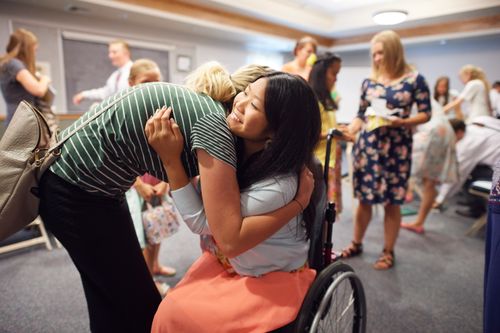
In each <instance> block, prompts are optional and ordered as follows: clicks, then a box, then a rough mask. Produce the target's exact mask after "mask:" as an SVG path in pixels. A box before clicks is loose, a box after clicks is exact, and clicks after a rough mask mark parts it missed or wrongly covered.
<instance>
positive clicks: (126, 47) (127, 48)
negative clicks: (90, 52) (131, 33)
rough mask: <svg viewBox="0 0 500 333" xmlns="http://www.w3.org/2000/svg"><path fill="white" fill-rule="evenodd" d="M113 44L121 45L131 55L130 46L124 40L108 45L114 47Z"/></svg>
mask: <svg viewBox="0 0 500 333" xmlns="http://www.w3.org/2000/svg"><path fill="white" fill-rule="evenodd" d="M113 44H120V45H121V46H122V47H123V49H125V50H126V51H127V52H128V53H129V54H130V46H129V45H128V43H127V42H126V41H125V40H124V39H115V40H113V41H111V42H109V44H108V45H113Z"/></svg>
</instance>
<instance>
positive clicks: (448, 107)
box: [443, 97, 464, 119]
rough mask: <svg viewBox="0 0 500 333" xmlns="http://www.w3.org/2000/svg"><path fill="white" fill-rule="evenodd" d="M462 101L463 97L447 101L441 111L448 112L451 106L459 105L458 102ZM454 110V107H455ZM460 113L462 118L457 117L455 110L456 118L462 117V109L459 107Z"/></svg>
mask: <svg viewBox="0 0 500 333" xmlns="http://www.w3.org/2000/svg"><path fill="white" fill-rule="evenodd" d="M463 101H464V99H463V97H457V98H456V99H455V100H453V101H451V102H449V103H448V104H446V105H445V106H444V107H443V111H444V113H445V114H446V113H448V112H449V111H450V110H451V109H453V108H456V107H457V106H460V104H462V102H463ZM455 111H456V109H455ZM460 115H461V116H462V118H459V117H458V112H457V118H458V119H463V113H462V110H461V109H460Z"/></svg>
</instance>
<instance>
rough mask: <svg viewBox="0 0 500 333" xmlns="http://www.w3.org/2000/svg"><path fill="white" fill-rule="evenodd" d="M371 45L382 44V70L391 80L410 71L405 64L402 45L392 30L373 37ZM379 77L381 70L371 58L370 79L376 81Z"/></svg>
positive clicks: (409, 67)
mask: <svg viewBox="0 0 500 333" xmlns="http://www.w3.org/2000/svg"><path fill="white" fill-rule="evenodd" d="M370 43H371V45H373V44H375V43H382V49H383V51H384V60H383V62H384V70H385V72H386V73H387V74H388V75H390V76H391V77H392V78H398V77H401V76H402V75H403V74H404V73H405V72H408V71H410V70H412V68H411V66H409V65H408V64H407V63H406V60H405V52H404V48H403V44H402V43H401V39H400V38H399V35H398V34H397V33H396V32H394V31H392V30H385V31H382V32H379V33H378V34H376V35H375V36H373V38H372V40H371V41H370ZM380 75H381V69H380V68H379V66H377V65H375V63H374V61H373V57H372V73H371V78H372V79H374V80H377V79H378V78H379V77H380Z"/></svg>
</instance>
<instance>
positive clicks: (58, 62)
mask: <svg viewBox="0 0 500 333" xmlns="http://www.w3.org/2000/svg"><path fill="white" fill-rule="evenodd" d="M12 22H14V24H13V23H12ZM13 25H14V26H15V27H19V26H25V27H26V28H28V29H29V30H31V31H33V32H34V33H35V35H37V36H38V35H39V34H40V36H38V37H39V42H40V46H39V50H38V54H37V60H41V61H47V62H50V64H51V71H52V73H51V74H52V77H53V85H54V88H55V89H56V91H57V92H58V96H56V100H55V105H56V110H57V112H58V113H65V112H66V111H65V110H67V107H66V105H65V103H66V102H65V98H64V94H65V84H64V71H63V64H62V54H60V52H58V50H54V48H57V45H58V44H59V40H58V38H60V37H59V36H60V33H61V32H62V31H64V30H70V31H74V32H85V33H89V34H97V35H99V34H101V35H106V36H111V37H116V38H124V39H127V38H130V39H135V40H144V41H148V42H153V43H164V44H166V45H173V46H174V47H175V49H174V50H173V51H171V56H170V78H169V81H170V82H174V83H182V82H183V80H184V78H185V76H186V74H187V73H185V72H178V71H177V70H176V66H175V63H176V59H177V55H188V56H191V57H192V59H193V61H192V67H193V68H194V67H196V66H197V65H199V64H201V63H204V62H206V61H210V60H217V61H219V62H221V63H222V64H223V65H224V66H225V67H226V68H227V69H228V70H229V71H233V70H235V69H237V68H238V67H240V66H243V65H245V64H247V56H248V54H249V53H250V52H252V51H253V50H252V49H251V48H250V49H249V47H248V46H247V45H245V44H244V43H236V42H224V41H222V40H217V39H210V38H207V37H201V36H196V35H193V34H188V33H186V34H179V33H178V32H175V31H169V30H168V27H166V28H165V29H159V28H151V27H148V26H138V25H131V24H127V22H124V21H123V20H116V21H113V20H106V21H104V20H99V19H94V18H89V17H85V16H82V15H75V14H69V13H66V12H62V11H55V10H50V9H45V8H36V10H35V9H34V8H33V7H32V6H31V7H29V8H28V7H27V6H25V5H22V4H15V3H1V2H0V49H1V50H2V51H0V54H2V53H3V50H4V47H5V45H7V42H8V38H9V34H10V32H11V28H12V26H13ZM61 52H62V51H61ZM272 53H273V54H274V56H275V57H276V56H278V57H281V54H280V53H279V52H277V51H274V52H272ZM103 56H106V55H103ZM100 84H101V83H99V82H96V86H99V85H100ZM0 99H1V100H2V101H1V102H0V114H5V103H4V101H3V98H1V97H0Z"/></svg>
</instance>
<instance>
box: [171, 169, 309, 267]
mask: <svg viewBox="0 0 500 333" xmlns="http://www.w3.org/2000/svg"><path fill="white" fill-rule="evenodd" d="M296 191H297V176H296V175H292V174H287V175H281V176H276V177H272V178H268V179H265V180H262V181H259V182H257V183H255V184H253V185H251V186H250V187H249V188H248V189H246V190H244V191H242V192H241V201H240V202H241V214H242V216H243V217H246V216H253V215H261V214H264V213H269V212H272V211H274V210H276V209H278V208H281V207H283V206H285V205H286V204H288V203H289V202H290V201H292V199H293V198H294V197H295V193H296ZM172 197H173V199H174V202H175V205H176V207H177V208H178V210H179V213H180V214H181V216H182V218H183V219H184V221H185V222H186V224H187V225H188V227H189V228H190V229H191V231H192V232H194V233H196V234H199V235H211V233H210V228H209V226H208V223H207V219H206V216H205V211H204V208H203V203H202V201H201V197H200V195H199V193H198V192H197V191H196V189H195V188H194V186H193V185H192V184H191V183H190V184H188V185H186V186H184V187H183V188H180V189H178V190H175V191H172ZM301 224H302V215H299V216H297V217H295V218H293V219H292V220H290V221H289V222H288V223H287V224H286V225H285V226H283V227H282V228H281V229H280V230H278V231H277V232H276V233H275V234H274V235H272V236H271V237H269V238H268V239H266V240H265V241H263V242H262V243H260V244H258V245H257V246H255V247H254V248H252V249H250V250H248V251H246V252H244V253H242V254H240V255H239V256H237V257H234V258H231V259H229V262H230V263H231V265H232V266H233V268H234V270H235V271H236V273H238V274H240V275H247V276H259V275H262V274H266V273H269V272H272V271H286V272H289V271H293V270H296V269H298V268H300V267H302V266H303V265H304V263H305V262H306V260H307V254H308V251H309V241H308V240H307V238H306V231H305V229H304V228H303V227H302V225H301Z"/></svg>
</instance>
